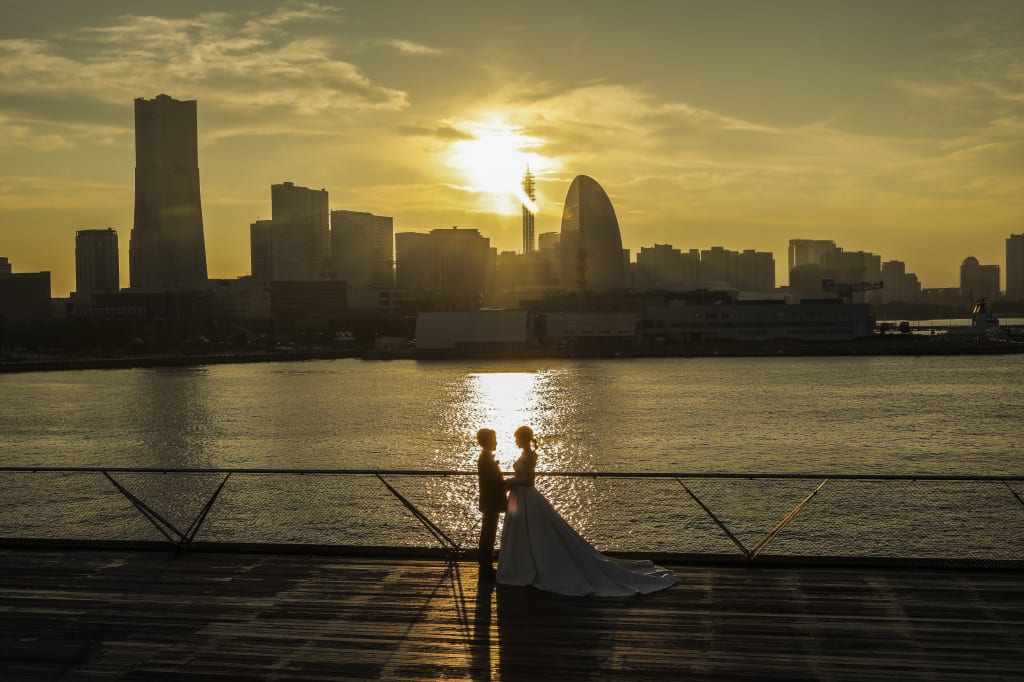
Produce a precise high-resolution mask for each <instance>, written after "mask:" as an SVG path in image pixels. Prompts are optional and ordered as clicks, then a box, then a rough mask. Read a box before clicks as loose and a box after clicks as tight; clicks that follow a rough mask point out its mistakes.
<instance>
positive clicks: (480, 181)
mask: <svg viewBox="0 0 1024 682" xmlns="http://www.w3.org/2000/svg"><path fill="white" fill-rule="evenodd" d="M458 127H459V128H460V129H461V130H464V131H465V132H466V134H467V135H468V136H469V137H468V138H466V139H462V140H457V141H455V142H453V143H452V144H451V146H450V147H449V148H448V153H447V157H446V160H447V162H448V164H449V165H450V166H451V167H452V168H454V169H455V170H457V171H459V173H461V174H462V176H463V179H464V181H465V183H466V184H465V186H464V187H465V189H467V190H469V191H470V192H474V193H477V194H480V195H482V196H481V198H482V200H483V201H484V203H485V205H486V208H488V209H489V210H492V211H494V212H496V213H502V214H506V215H514V214H516V213H518V212H519V210H520V207H521V206H523V205H526V206H527V207H529V208H530V210H531V211H533V212H534V213H536V212H537V204H536V203H535V202H533V201H532V200H530V198H529V197H527V196H526V194H525V193H524V192H523V188H522V180H523V173H525V172H526V169H527V168H529V169H530V171H531V172H532V173H533V174H534V175H537V174H539V173H543V172H544V171H547V170H551V169H552V168H553V165H554V164H553V163H552V162H551V160H550V159H547V158H545V157H544V156H541V155H540V154H539V153H537V150H538V149H540V148H541V147H542V146H543V141H542V140H541V139H540V138H538V137H533V136H530V135H526V134H524V133H523V131H522V128H519V127H516V126H512V125H509V124H508V123H505V122H504V121H503V120H501V119H498V118H493V119H489V120H486V121H475V122H466V123H463V124H461V125H459V126H458Z"/></svg>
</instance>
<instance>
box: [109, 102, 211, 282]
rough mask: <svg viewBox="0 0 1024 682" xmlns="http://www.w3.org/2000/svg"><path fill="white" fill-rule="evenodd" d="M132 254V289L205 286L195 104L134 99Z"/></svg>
mask: <svg viewBox="0 0 1024 682" xmlns="http://www.w3.org/2000/svg"><path fill="white" fill-rule="evenodd" d="M128 255H129V276H130V279H131V288H132V289H135V290H139V291H163V290H167V289H194V288H198V287H202V286H205V285H206V278H207V275H206V243H205V240H204V238H203V208H202V205H201V203H200V198H199V152H198V143H197V135H196V102H195V100H189V101H185V102H181V101H178V100H176V99H172V98H171V97H168V96H167V95H158V96H157V97H156V98H154V99H151V100H147V99H142V98H139V99H136V100H135V226H134V228H133V229H132V233H131V240H130V242H129V246H128Z"/></svg>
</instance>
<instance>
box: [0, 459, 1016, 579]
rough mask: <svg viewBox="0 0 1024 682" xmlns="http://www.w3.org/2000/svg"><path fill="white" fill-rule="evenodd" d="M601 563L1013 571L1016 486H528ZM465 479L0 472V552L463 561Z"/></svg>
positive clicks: (449, 474) (593, 482)
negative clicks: (188, 551)
mask: <svg viewBox="0 0 1024 682" xmlns="http://www.w3.org/2000/svg"><path fill="white" fill-rule="evenodd" d="M536 485H537V487H538V489H539V490H540V491H541V492H542V493H543V494H544V495H545V496H546V497H547V498H548V499H549V500H550V501H551V502H552V504H554V506H555V507H556V508H558V509H559V511H560V513H562V515H563V516H564V517H565V518H566V520H568V521H569V523H571V524H572V525H573V526H574V527H575V528H576V529H577V530H579V531H580V533H581V534H583V535H584V537H586V538H587V539H588V540H590V541H591V542H592V543H593V544H594V545H595V546H597V547H598V548H599V549H601V550H602V551H609V552H618V553H633V554H647V555H657V556H666V555H668V556H679V557H701V556H704V557H719V558H734V559H740V560H747V561H758V560H764V559H770V558H775V559H778V558H789V559H793V558H796V559H812V558H813V559H821V558H856V559H898V560H937V561H954V562H969V563H979V562H980V563H992V562H995V563H998V564H1000V565H1004V564H1010V565H1024V476H1015V477H1014V476H958V475H884V474H865V475H851V474H818V473H793V474H765V473H706V472H699V473H692V472H691V473H640V472H633V473H619V472H569V471H566V472H538V477H537V483H536ZM479 517H480V514H479V512H478V511H477V481H476V472H473V471H454V470H453V471H425V470H404V469H393V470H357V469H253V468H231V469H228V468H181V469H164V468H132V467H0V543H6V544H12V543H19V542H33V543H40V542H42V543H45V542H53V541H78V542H97V541H98V542H108V543H109V542H115V543H129V544H130V543H139V544H145V543H150V544H151V543H153V542H157V543H161V544H164V545H167V546H173V547H177V548H184V547H196V548H198V547H206V548H208V547H222V548H223V547H229V546H235V545H244V546H248V547H251V546H256V545H272V546H275V547H281V546H292V547H295V546H305V547H312V546H317V547H321V548H328V547H333V548H361V549H364V550H366V549H369V550H372V549H374V548H376V549H378V550H381V551H383V550H388V551H403V550H407V551H413V550H416V551H419V552H431V551H435V552H441V553H444V554H447V555H453V556H459V555H464V554H470V553H472V551H473V550H474V548H475V543H476V534H477V532H478V530H479Z"/></svg>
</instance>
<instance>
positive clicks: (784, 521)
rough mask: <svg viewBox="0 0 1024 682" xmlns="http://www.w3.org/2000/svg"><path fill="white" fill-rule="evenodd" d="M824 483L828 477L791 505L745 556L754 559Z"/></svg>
mask: <svg viewBox="0 0 1024 682" xmlns="http://www.w3.org/2000/svg"><path fill="white" fill-rule="evenodd" d="M826 483H828V479H827V478H826V479H825V480H824V481H822V482H821V483H819V484H818V487H817V488H815V489H814V490H812V491H811V492H810V493H809V494H808V495H807V497H805V498H804V499H803V500H801V501H800V504H798V505H796V506H795V507H793V510H792V511H791V512H789V513H788V514H786V516H785V517H784V518H783V519H782V520H781V521H779V523H778V525H776V526H775V528H772V530H771V532H770V533H768V535H766V536H765V538H764V539H763V540H761V542H759V543H757V545H756V546H755V547H754V549H752V550H750V555H749V556H748V557H747V558H749V559H756V558H757V555H758V554H760V553H761V552H762V551H763V550H764V548H765V547H767V546H768V543H770V542H771V541H772V540H774V539H775V536H777V535H778V534H779V533H780V532H782V529H783V528H785V527H786V526H787V525H788V524H789V522H790V521H792V520H793V519H795V518H796V515H797V514H799V513H800V510H801V509H803V508H804V506H806V504H807V503H808V502H810V501H811V498H812V497H814V496H815V495H817V494H818V491H819V490H821V489H822V488H823V487H825V484H826Z"/></svg>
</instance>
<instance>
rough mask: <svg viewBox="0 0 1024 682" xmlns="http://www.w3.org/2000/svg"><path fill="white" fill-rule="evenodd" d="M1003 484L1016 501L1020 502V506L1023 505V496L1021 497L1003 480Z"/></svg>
mask: <svg viewBox="0 0 1024 682" xmlns="http://www.w3.org/2000/svg"><path fill="white" fill-rule="evenodd" d="M1003 485H1005V486H1006V489H1007V490H1009V491H1010V494H1012V495H1013V496H1014V497H1016V498H1017V501H1018V502H1020V504H1021V506H1024V498H1021V496H1020V493H1018V492H1017V491H1016V490H1014V489H1013V488H1012V487H1010V484H1009V483H1007V482H1006V481H1003Z"/></svg>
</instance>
